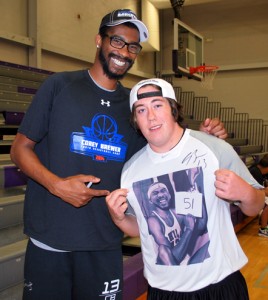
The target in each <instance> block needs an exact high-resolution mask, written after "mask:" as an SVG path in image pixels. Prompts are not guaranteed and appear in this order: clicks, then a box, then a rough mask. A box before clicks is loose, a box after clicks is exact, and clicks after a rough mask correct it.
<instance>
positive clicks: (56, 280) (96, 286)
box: [23, 241, 123, 300]
mask: <svg viewBox="0 0 268 300" xmlns="http://www.w3.org/2000/svg"><path fill="white" fill-rule="evenodd" d="M122 274H123V259H122V251H121V249H119V250H111V251H74V252H54V251H47V250H44V249H41V248H39V247H37V246H35V245H34V244H33V243H32V242H31V241H29V243H28V246H27V251H26V256H25V268H24V278H25V279H24V291H23V299H24V300H37V299H38V300H97V299H100V300H122Z"/></svg>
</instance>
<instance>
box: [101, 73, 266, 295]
mask: <svg viewBox="0 0 268 300" xmlns="http://www.w3.org/2000/svg"><path fill="white" fill-rule="evenodd" d="M130 109H131V110H132V115H131V121H132V123H133V125H134V127H135V128H136V129H138V130H140V131H141V132H142V134H143V135H144V137H145V138H146V140H147V142H148V144H147V145H146V146H145V147H143V148H142V149H141V150H140V151H139V152H137V153H136V154H135V155H134V156H133V157H132V158H131V159H130V160H129V161H127V162H126V163H125V165H124V168H123V171H122V176H121V187H122V188H121V189H118V190H115V191H113V192H112V193H111V194H109V195H108V196H106V203H107V206H108V209H109V211H110V214H111V217H112V219H113V221H114V222H115V224H116V225H117V226H118V227H119V228H120V229H121V230H122V231H124V232H125V233H126V234H127V235H129V236H139V235H140V238H141V245H142V255H143V262H144V275H145V277H146V278H147V280H148V284H149V286H148V298H147V299H148V300H156V299H157V300H160V299H165V300H190V299H191V300H197V299H198V300H215V299H217V300H226V299H228V300H238V299H240V300H248V299H249V298H248V291H247V285H246V282H245V279H244V277H243V275H242V274H241V272H240V271H239V270H240V269H241V268H242V267H243V266H244V265H245V264H246V263H247V257H246V256H245V254H244V252H243V250H242V249H241V247H240V245H239V242H238V240H237V237H236V234H235V232H234V228H233V224H232V221H231V216H230V202H231V203H233V202H235V203H237V205H238V206H239V207H240V208H241V210H242V211H243V213H245V214H247V215H249V216H254V215H256V214H257V213H258V212H259V211H260V210H261V208H262V207H263V204H264V192H263V191H262V186H261V185H260V184H258V182H257V181H256V180H255V179H254V178H253V177H252V176H251V174H250V172H249V171H248V169H247V167H246V165H245V164H244V163H243V162H242V160H241V159H240V158H239V156H238V155H237V153H236V152H235V150H234V149H233V147H232V146H231V145H230V144H228V143H226V142H225V141H222V140H220V139H216V138H214V137H211V136H209V135H207V134H205V133H201V132H198V131H194V130H190V129H187V128H186V129H185V128H183V126H182V125H181V124H182V120H183V118H182V115H181V110H182V107H181V106H180V104H179V103H177V100H176V97H175V93H174V90H173V88H172V86H171V85H170V84H169V83H168V82H166V81H165V80H162V79H159V78H154V79H148V80H144V81H141V82H139V83H138V84H136V85H135V86H134V87H133V89H132V90H131V93H130ZM187 177H188V179H187ZM183 178H185V179H183ZM153 183H157V184H156V185H152V184H153ZM156 187H157V188H156ZM167 190H168V192H169V193H167ZM152 192H154V193H155V194H154V197H155V199H154V201H153V199H152ZM156 202H157V203H158V206H161V208H162V210H163V209H164V210H165V211H166V213H165V214H164V213H162V212H160V209H158V210H157V213H158V215H159V216H160V213H161V218H158V220H157V222H158V225H157V224H156V214H155V212H156V210H155V203H156ZM167 202H169V203H167ZM168 211H169V212H168ZM171 211H172V215H171V213H170V212H171ZM173 212H174V213H173ZM174 214H176V220H175V218H174V217H173V215H174ZM190 215H192V216H193V217H194V218H192V219H193V220H194V219H196V220H194V222H192V221H191V220H190V218H189V216H190ZM152 217H153V218H154V221H155V224H154V228H153V229H152V226H150V225H152V224H149V223H150V222H152ZM178 217H180V218H178ZM182 217H184V218H189V219H188V220H187V222H186V220H184V222H181V221H182ZM177 221H178V222H177ZM178 223H179V224H178ZM167 224H168V226H166V225H167ZM156 227H157V228H156ZM156 231H158V232H156ZM164 233H165V238H163V234H164ZM170 241H174V242H173V243H170ZM174 245H175V247H174ZM159 258H161V260H160V259H159ZM170 258H172V259H170Z"/></svg>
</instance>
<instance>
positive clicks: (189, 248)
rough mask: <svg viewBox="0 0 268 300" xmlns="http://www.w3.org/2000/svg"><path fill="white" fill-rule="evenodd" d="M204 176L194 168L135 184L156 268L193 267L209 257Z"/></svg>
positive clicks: (200, 170) (199, 170)
mask: <svg viewBox="0 0 268 300" xmlns="http://www.w3.org/2000/svg"><path fill="white" fill-rule="evenodd" d="M202 175H203V174H202V169H201V168H192V169H188V170H183V171H178V172H175V173H172V174H167V175H164V176H160V177H158V178H151V179H148V180H142V181H139V182H135V183H134V184H133V190H134V193H135V195H136V197H137V200H138V202H139V204H140V207H141V209H142V210H143V215H144V217H145V220H146V222H147V224H148V231H149V234H150V235H151V236H152V241H151V242H152V244H153V246H154V249H155V255H156V264H159V265H182V264H191V263H198V262H202V261H203V260H204V259H205V258H206V257H209V254H208V245H209V238H208V233H207V228H206V223H207V212H206V205H205V199H204V197H203V195H202V193H201V192H202V187H203V183H202V182H201V181H202V178H203V176H202ZM182 179H183V180H182ZM146 190H147V192H146ZM199 190H200V191H199ZM178 212H180V213H178Z"/></svg>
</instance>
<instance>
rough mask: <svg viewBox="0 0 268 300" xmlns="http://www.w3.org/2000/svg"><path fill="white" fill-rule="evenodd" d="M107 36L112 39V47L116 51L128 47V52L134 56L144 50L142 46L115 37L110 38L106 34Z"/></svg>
mask: <svg viewBox="0 0 268 300" xmlns="http://www.w3.org/2000/svg"><path fill="white" fill-rule="evenodd" d="M105 36H107V37H108V38H109V39H110V45H111V46H112V47H114V48H116V49H123V48H124V47H125V46H127V50H128V52H130V53H132V54H138V53H140V51H141V49H142V46H141V45H140V44H139V43H127V42H125V41H124V40H123V39H121V38H120V37H118V36H115V35H112V36H109V35H108V34H105Z"/></svg>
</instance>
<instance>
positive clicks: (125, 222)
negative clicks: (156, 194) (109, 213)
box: [113, 215, 140, 237]
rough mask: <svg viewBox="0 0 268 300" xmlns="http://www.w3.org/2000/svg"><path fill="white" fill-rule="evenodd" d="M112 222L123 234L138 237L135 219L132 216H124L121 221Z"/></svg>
mask: <svg viewBox="0 0 268 300" xmlns="http://www.w3.org/2000/svg"><path fill="white" fill-rule="evenodd" d="M113 221H114V223H115V225H116V226H117V227H118V228H120V229H121V230H122V231H123V232H124V233H125V234H127V235H129V236H131V237H137V236H139V235H140V233H139V227H138V223H137V219H136V218H135V217H134V216H131V215H125V217H124V218H123V219H122V220H116V219H114V218H113Z"/></svg>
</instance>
